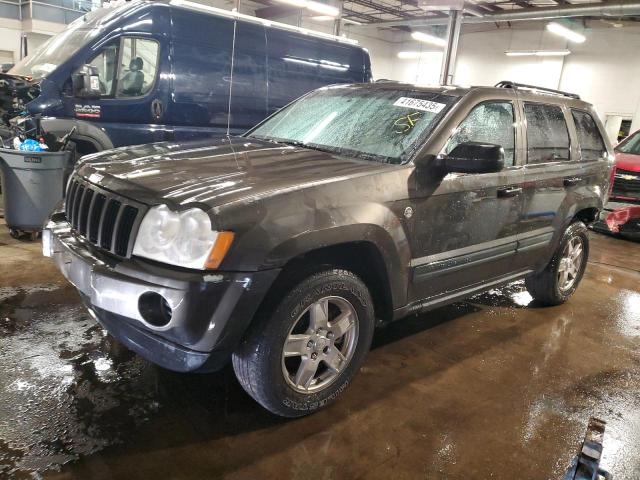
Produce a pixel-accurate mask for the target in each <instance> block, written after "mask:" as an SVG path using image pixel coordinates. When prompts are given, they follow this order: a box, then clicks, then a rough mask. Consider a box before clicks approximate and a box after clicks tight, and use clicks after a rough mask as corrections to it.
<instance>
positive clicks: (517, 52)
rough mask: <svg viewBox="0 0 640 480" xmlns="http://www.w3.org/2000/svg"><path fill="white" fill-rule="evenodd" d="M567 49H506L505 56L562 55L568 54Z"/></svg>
mask: <svg viewBox="0 0 640 480" xmlns="http://www.w3.org/2000/svg"><path fill="white" fill-rule="evenodd" d="M570 53H571V52H570V51H569V50H507V51H506V52H504V54H505V55H506V56H507V57H564V56H566V55H569V54H570Z"/></svg>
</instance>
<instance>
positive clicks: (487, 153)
mask: <svg viewBox="0 0 640 480" xmlns="http://www.w3.org/2000/svg"><path fill="white" fill-rule="evenodd" d="M435 165H437V166H438V167H440V168H442V169H443V170H445V171H446V172H455V173H492V172H499V171H500V170H502V169H503V168H504V149H503V148H502V146H501V145H494V144H490V143H478V142H467V143H461V144H459V145H457V146H456V147H455V148H454V149H453V150H452V151H451V152H450V153H449V154H448V155H445V156H443V157H438V158H437V159H436V163H435Z"/></svg>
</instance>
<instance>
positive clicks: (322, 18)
mask: <svg viewBox="0 0 640 480" xmlns="http://www.w3.org/2000/svg"><path fill="white" fill-rule="evenodd" d="M311 20H315V21H316V22H328V21H330V20H331V21H333V20H335V17H331V16H329V15H315V16H313V17H311ZM342 21H343V22H344V23H348V24H351V25H362V24H361V23H360V22H356V21H355V20H350V19H348V18H343V19H342Z"/></svg>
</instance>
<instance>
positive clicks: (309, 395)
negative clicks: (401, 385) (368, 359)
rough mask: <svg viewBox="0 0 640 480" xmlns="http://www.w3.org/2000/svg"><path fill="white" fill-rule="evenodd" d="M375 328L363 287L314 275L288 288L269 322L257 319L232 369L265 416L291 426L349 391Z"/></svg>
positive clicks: (346, 278)
mask: <svg viewBox="0 0 640 480" xmlns="http://www.w3.org/2000/svg"><path fill="white" fill-rule="evenodd" d="M325 301H326V305H327V306H326V307H325V306H324V305H325ZM312 311H313V317H312ZM265 313H266V312H265ZM338 316H340V319H341V320H342V321H341V322H338V321H336V320H337V319H338ZM326 319H328V321H326ZM322 325H326V328H323V327H322ZM374 326H375V316H374V310H373V302H372V300H371V295H370V293H369V290H368V289H367V287H366V286H365V284H364V283H363V282H362V280H360V279H359V278H358V277H357V276H356V275H354V274H353V273H351V272H349V271H346V270H338V269H331V270H326V271H322V272H319V273H315V274H313V275H310V276H308V277H307V278H305V279H304V280H302V281H301V282H300V283H298V284H297V285H295V286H294V287H292V288H291V289H290V290H289V291H288V293H286V294H285V296H284V298H283V299H282V301H281V302H280V303H279V304H278V305H277V306H276V308H275V309H274V310H272V311H271V313H270V314H266V315H264V316H262V317H261V316H259V317H258V318H256V321H254V322H253V324H252V325H251V326H250V328H249V330H248V332H247V334H246V336H245V338H244V340H243V341H242V343H241V344H240V345H239V346H238V348H237V350H236V351H235V352H234V353H233V356H232V361H233V369H234V371H235V374H236V377H237V378H238V381H239V382H240V384H241V385H242V387H243V388H244V389H245V391H246V392H247V393H248V394H249V395H251V396H252V397H253V398H254V399H255V400H256V401H257V402H258V403H260V404H261V405H262V406H263V407H264V408H266V409H267V410H269V411H271V412H272V413H274V414H276V415H280V416H283V417H291V418H293V417H301V416H304V415H308V414H311V413H313V412H315V411H317V410H319V409H320V408H323V407H325V406H326V405H328V404H329V403H331V402H332V401H334V400H335V399H336V398H337V397H338V396H339V395H340V393H341V392H342V391H344V389H345V388H346V387H347V385H349V382H350V381H351V379H352V378H353V377H354V375H355V374H356V372H357V371H358V369H359V368H360V365H361V364H362V362H363V361H364V358H365V356H366V354H367V352H368V351H369V348H370V346H371V340H372V338H373V331H374ZM316 327H318V328H316ZM343 330H344V333H341V332H342V331H343ZM334 331H335V332H334ZM318 332H320V333H318ZM287 339H289V340H288V342H286V343H287V345H288V346H287V356H286V357H285V341H286V340H287ZM312 344H313V346H311V345H312ZM298 352H302V354H300V355H297V353H298ZM338 352H339V353H338ZM314 354H315V355H314ZM340 355H342V357H341V356H340ZM330 364H331V365H333V368H330V367H329V365H330ZM303 365H304V368H303ZM314 367H315V368H316V370H315V374H314V375H315V376H314V377H311V378H310V379H309V375H310V374H311V371H312V370H313V368H314Z"/></svg>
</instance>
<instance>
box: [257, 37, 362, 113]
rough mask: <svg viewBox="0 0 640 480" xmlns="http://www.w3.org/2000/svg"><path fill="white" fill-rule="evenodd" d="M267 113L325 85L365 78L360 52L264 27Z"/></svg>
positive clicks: (317, 39) (346, 46) (354, 81)
mask: <svg viewBox="0 0 640 480" xmlns="http://www.w3.org/2000/svg"><path fill="white" fill-rule="evenodd" d="M267 54H268V55H267V63H268V75H269V92H268V94H269V103H268V110H269V113H273V112H275V111H276V110H278V109H279V108H282V107H283V106H285V105H286V104H287V103H289V102H291V101H292V100H295V99H296V98H298V97H299V96H301V95H304V94H305V93H307V92H309V91H311V90H314V89H316V88H319V87H323V86H325V85H331V84H336V83H360V82H363V81H366V80H367V79H368V76H367V73H366V68H365V65H364V58H363V55H362V49H361V48H358V47H354V46H352V45H344V44H341V43H339V42H336V41H333V40H325V39H321V38H316V37H313V36H310V35H302V34H299V33H295V32H290V31H286V30H280V29H277V28H267Z"/></svg>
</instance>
